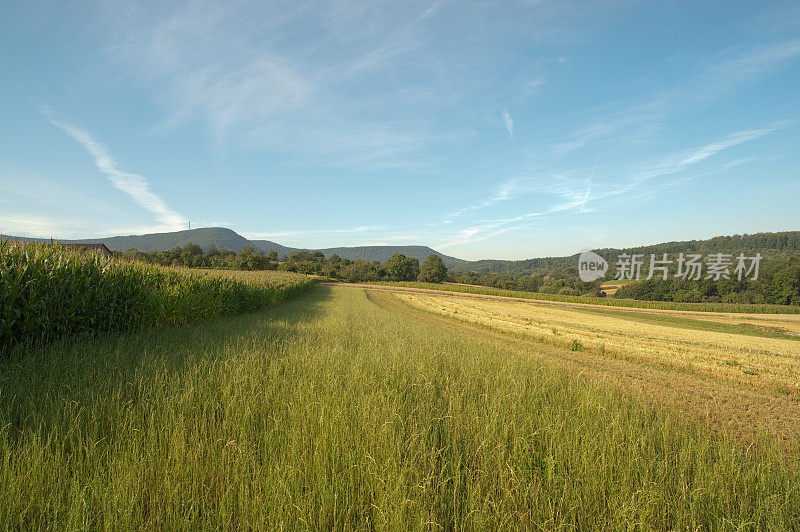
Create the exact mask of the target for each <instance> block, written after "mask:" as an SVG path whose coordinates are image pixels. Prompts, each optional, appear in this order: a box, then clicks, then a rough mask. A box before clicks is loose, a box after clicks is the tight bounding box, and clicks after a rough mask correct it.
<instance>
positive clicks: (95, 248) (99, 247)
mask: <svg viewBox="0 0 800 532" xmlns="http://www.w3.org/2000/svg"><path fill="white" fill-rule="evenodd" d="M64 245H65V246H67V247H69V248H80V249H91V250H93V251H99V252H100V253H102V254H103V255H105V256H106V257H111V256H112V255H113V253H111V250H110V249H108V248H107V247H106V245H105V244H103V243H100V244H84V243H82V242H70V243H69V244H64Z"/></svg>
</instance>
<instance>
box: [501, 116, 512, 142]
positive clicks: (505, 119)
mask: <svg viewBox="0 0 800 532" xmlns="http://www.w3.org/2000/svg"><path fill="white" fill-rule="evenodd" d="M503 124H505V126H506V131H508V138H511V139H513V138H514V119H512V118H511V115H510V114H508V111H503Z"/></svg>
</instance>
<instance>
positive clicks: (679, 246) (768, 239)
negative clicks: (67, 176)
mask: <svg viewBox="0 0 800 532" xmlns="http://www.w3.org/2000/svg"><path fill="white" fill-rule="evenodd" d="M11 238H17V237H11ZM26 240H40V241H43V240H47V239H26ZM63 242H67V243H69V242H76V241H69V240H63ZM80 242H92V243H99V242H102V243H104V244H105V245H106V246H108V247H109V248H110V249H114V250H120V251H127V250H130V249H139V250H141V251H167V250H171V249H173V248H174V247H176V246H178V247H183V246H186V245H187V244H192V243H193V244H198V245H199V246H200V247H202V248H203V249H204V250H208V248H209V247H210V246H211V245H214V246H216V247H217V248H219V249H230V250H232V251H239V250H241V249H243V248H245V247H247V246H253V247H254V248H255V249H256V250H258V251H262V252H264V253H269V252H270V251H275V252H277V254H278V256H279V257H283V256H286V255H289V254H290V253H292V252H294V251H299V249H298V248H292V247H287V246H283V245H281V244H278V243H276V242H272V241H270V240H249V239H247V238H245V237H243V236H242V235H240V234H238V233H236V232H235V231H233V230H231V229H227V228H224V227H204V228H200V229H191V230H186V231H176V232H172V233H155V234H149V235H130V236H113V237H107V238H95V239H84V240H80ZM740 250H741V251H761V252H763V253H767V254H774V253H779V252H790V253H791V252H797V253H798V254H800V231H785V232H780V233H757V234H752V235H733V236H718V237H714V238H710V239H708V240H685V241H678V242H665V243H660V244H652V245H646V246H638V247H632V248H625V249H616V248H605V249H600V250H596V251H597V253H599V254H600V255H602V256H604V257H605V258H606V259H607V260H615V259H616V256H617V255H619V254H620V253H623V252H627V253H642V254H645V255H647V254H650V253H656V254H660V253H670V254H674V253H681V252H683V253H688V252H700V253H713V252H735V251H740ZM311 251H314V250H311ZM319 251H321V252H322V253H323V254H324V255H325V256H326V257H327V256H330V255H333V254H336V255H339V256H340V257H342V258H345V259H350V260H364V261H367V262H372V261H380V262H385V261H386V260H387V259H388V258H389V257H391V256H392V255H394V254H395V253H402V254H404V255H406V256H408V257H413V258H416V259H418V260H419V261H420V262H422V261H423V260H424V259H425V258H426V257H427V256H428V255H431V254H434V255H439V256H440V257H442V259H443V260H444V263H445V265H446V266H447V267H448V268H449V269H450V270H452V271H454V272H464V271H476V272H486V273H490V272H492V273H504V274H510V275H521V274H532V273H548V272H554V271H563V270H566V269H572V268H574V266H575V264H576V263H577V257H578V255H577V254H575V255H571V256H568V257H544V258H535V259H525V260H514V261H512V260H493V259H486V260H478V261H467V260H463V259H459V258H456V257H451V256H449V255H444V254H443V253H439V252H438V251H436V250H434V249H431V248H429V247H427V246H358V247H336V248H325V249H320V250H319Z"/></svg>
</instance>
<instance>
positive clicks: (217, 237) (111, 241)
mask: <svg viewBox="0 0 800 532" xmlns="http://www.w3.org/2000/svg"><path fill="white" fill-rule="evenodd" d="M4 238H12V239H16V240H25V241H30V242H49V241H50V239H49V238H27V237H15V236H5V237H4ZM58 241H59V242H62V243H65V244H74V243H77V242H82V243H87V244H99V243H103V244H105V245H106V246H107V247H108V248H109V249H112V250H115V251H128V250H130V249H138V250H140V251H167V250H170V249H172V248H174V247H176V246H178V247H183V246H186V245H187V244H197V245H198V246H200V247H202V248H203V249H204V250H208V248H209V247H210V246H211V245H214V246H217V248H219V249H230V250H232V251H239V250H241V249H242V248H245V247H247V246H253V247H254V248H256V249H257V250H259V251H262V252H264V253H269V252H270V251H275V252H276V253H277V254H278V256H279V257H283V256H286V255H289V254H290V253H292V252H294V251H301V250H303V249H305V248H293V247H288V246H283V245H281V244H278V243H277V242H272V241H271V240H249V239H247V238H245V237H243V236H242V235H240V234H239V233H237V232H236V231H234V230H232V229H228V228H226V227H202V228H199V229H187V230H184V231H174V232H171V233H152V234H148V235H128V236H111V237H106V238H84V239H80V240H58ZM308 251H321V252H322V253H323V254H324V255H325V256H326V257H328V256H330V255H333V254H337V255H339V256H340V257H342V258H343V259H350V260H365V261H368V262H372V261H376V260H377V261H380V262H385V261H386V260H387V259H388V258H389V257H391V256H392V255H394V254H395V253H402V254H404V255H406V256H408V257H413V258H415V259H418V260H419V261H420V262H422V261H423V260H425V259H426V258H427V257H428V255H438V256H440V257H442V260H443V261H444V263H445V265H446V266H447V267H448V268H450V269H453V268H457V267H463V266H464V265H466V264H468V263H469V261H466V260H463V259H459V258H456V257H451V256H449V255H445V254H444V253H439V252H438V251H436V250H435V249H431V248H429V247H428V246H356V247H336V248H324V249H319V250H316V249H309V250H308Z"/></svg>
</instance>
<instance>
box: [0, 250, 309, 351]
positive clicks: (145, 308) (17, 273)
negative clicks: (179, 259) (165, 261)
mask: <svg viewBox="0 0 800 532" xmlns="http://www.w3.org/2000/svg"><path fill="white" fill-rule="evenodd" d="M310 284H311V281H310V280H309V279H308V278H306V277H304V276H300V275H295V276H293V277H291V278H290V277H289V276H287V275H286V274H282V275H280V280H279V281H274V280H272V279H271V278H269V277H268V276H266V274H265V276H264V277H263V279H262V280H260V281H259V280H253V279H248V280H242V279H240V278H237V277H236V276H234V275H227V274H221V273H218V274H209V273H205V274H203V273H190V272H187V271H177V270H171V269H168V268H156V267H153V266H149V265H144V264H140V263H133V262H124V261H120V260H118V259H112V258H109V257H104V256H102V255H101V254H99V253H97V252H92V251H86V250H80V249H74V248H66V247H64V246H59V245H41V244H24V243H15V242H10V241H0V350H3V351H7V350H9V349H11V348H13V347H14V346H16V345H20V344H29V343H36V342H46V341H50V340H53V339H56V338H62V337H68V336H73V335H76V334H81V333H93V332H101V331H127V330H135V329H141V328H147V327H157V326H161V325H170V324H183V323H187V322H192V321H196V320H199V319H204V318H211V317H214V316H219V315H221V314H237V313H240V312H246V311H251V310H257V309H261V308H264V307H267V306H269V305H272V304H274V303H276V302H279V301H284V300H286V299H288V298H290V297H293V296H295V295H298V294H300V293H302V292H303V291H304V290H305V289H307V288H308V287H309V286H310Z"/></svg>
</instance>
